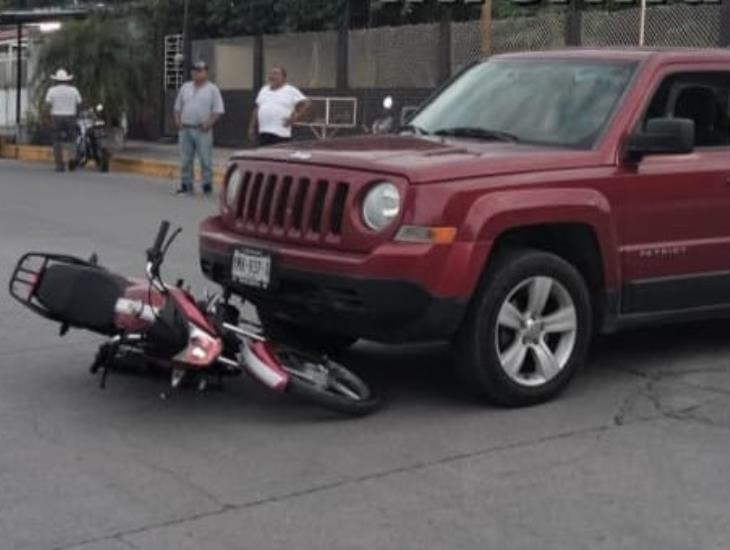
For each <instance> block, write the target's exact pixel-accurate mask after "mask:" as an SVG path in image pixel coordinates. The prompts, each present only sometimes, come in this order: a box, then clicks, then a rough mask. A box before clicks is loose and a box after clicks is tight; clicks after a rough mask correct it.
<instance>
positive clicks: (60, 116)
mask: <svg viewBox="0 0 730 550" xmlns="http://www.w3.org/2000/svg"><path fill="white" fill-rule="evenodd" d="M51 80H53V82H54V84H53V86H51V87H50V88H48V92H47V93H46V103H47V104H48V105H50V107H51V122H52V125H53V158H54V160H55V162H56V172H63V171H64V170H65V169H66V167H65V165H64V163H63V140H64V139H71V138H72V137H73V136H74V134H75V131H76V114H77V112H78V108H79V105H80V104H81V94H80V93H79V91H78V89H77V88H76V87H75V86H73V85H71V84H69V83H70V82H71V81H72V80H73V76H71V75H70V74H68V73H67V72H66V70H65V69H58V70H57V71H56V74H54V75H52V76H51Z"/></svg>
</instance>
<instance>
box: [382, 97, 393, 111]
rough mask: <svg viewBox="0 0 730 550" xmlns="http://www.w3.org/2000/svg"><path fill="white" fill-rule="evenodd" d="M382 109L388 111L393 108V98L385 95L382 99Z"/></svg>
mask: <svg viewBox="0 0 730 550" xmlns="http://www.w3.org/2000/svg"><path fill="white" fill-rule="evenodd" d="M383 108H384V109H386V110H388V111H389V110H391V109H392V108H393V96H390V95H387V96H385V98H383Z"/></svg>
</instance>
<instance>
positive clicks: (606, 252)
mask: <svg viewBox="0 0 730 550" xmlns="http://www.w3.org/2000/svg"><path fill="white" fill-rule="evenodd" d="M551 223H581V224H585V225H587V226H589V227H590V228H592V229H593V231H594V232H595V234H596V237H597V240H598V245H599V247H600V253H601V257H602V259H603V269H604V273H603V275H604V279H605V282H606V287H607V288H617V287H618V285H619V282H620V280H621V273H620V264H619V261H618V256H617V251H618V241H619V239H618V234H617V230H616V227H615V226H614V224H613V222H612V210H611V204H610V203H609V201H608V199H607V198H606V196H605V195H603V194H602V193H600V192H599V191H596V190H595V189H588V188H575V187H550V188H548V189H535V188H531V189H519V190H505V191H496V192H492V193H487V194H485V195H484V196H482V197H480V198H479V199H477V200H476V201H475V202H474V203H473V204H472V206H471V208H470V209H469V212H468V213H467V215H466V219H465V221H464V224H463V226H462V231H463V238H465V239H473V240H475V241H477V242H492V243H493V242H494V241H496V239H497V238H498V237H499V235H501V234H503V233H504V232H505V231H509V230H511V229H519V228H520V227H526V226H530V225H541V224H551ZM489 251H491V247H489ZM489 251H488V252H487V254H486V255H485V257H484V258H482V263H481V265H482V266H484V265H486V262H487V260H488V256H489Z"/></svg>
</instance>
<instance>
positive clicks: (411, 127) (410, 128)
mask: <svg viewBox="0 0 730 550" xmlns="http://www.w3.org/2000/svg"><path fill="white" fill-rule="evenodd" d="M401 132H413V133H414V134H416V135H417V136H427V135H429V133H428V131H427V130H425V129H424V128H421V127H420V126H416V125H415V124H405V125H403V126H401V127H400V128H398V132H397V133H399V134H400V133H401Z"/></svg>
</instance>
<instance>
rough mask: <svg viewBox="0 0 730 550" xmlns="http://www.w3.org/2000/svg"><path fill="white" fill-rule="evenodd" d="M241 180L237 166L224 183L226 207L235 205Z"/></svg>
mask: <svg viewBox="0 0 730 550" xmlns="http://www.w3.org/2000/svg"><path fill="white" fill-rule="evenodd" d="M242 180H243V178H242V175H241V171H240V170H239V169H238V168H234V169H233V171H231V173H230V175H229V176H228V183H227V184H226V206H228V208H235V207H236V203H237V202H238V196H239V194H240V192H241V181H242Z"/></svg>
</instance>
